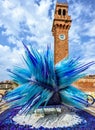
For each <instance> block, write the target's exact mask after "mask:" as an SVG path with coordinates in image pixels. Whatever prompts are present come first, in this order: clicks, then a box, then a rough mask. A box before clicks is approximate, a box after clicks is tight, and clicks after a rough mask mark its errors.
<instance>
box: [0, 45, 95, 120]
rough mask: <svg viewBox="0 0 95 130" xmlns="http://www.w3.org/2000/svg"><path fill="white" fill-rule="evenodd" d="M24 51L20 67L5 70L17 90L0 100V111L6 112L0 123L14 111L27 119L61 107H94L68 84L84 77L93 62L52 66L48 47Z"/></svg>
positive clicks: (82, 93) (74, 62)
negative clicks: (36, 113)
mask: <svg viewBox="0 0 95 130" xmlns="http://www.w3.org/2000/svg"><path fill="white" fill-rule="evenodd" d="M24 48H25V56H24V57H23V59H24V63H25V64H24V67H17V66H16V67H14V69H13V70H8V71H9V72H10V75H11V77H12V79H13V81H15V82H16V83H18V84H19V87H17V88H15V89H14V90H12V91H10V92H8V93H6V94H5V95H4V96H3V97H2V100H3V103H2V104H1V105H0V108H1V109H2V108H4V107H7V106H8V109H7V110H5V112H3V116H2V113H1V114H0V122H2V121H3V120H5V119H7V118H9V117H11V116H14V115H15V114H13V112H14V111H15V113H18V112H19V114H23V113H24V114H26V115H27V114H28V113H32V112H34V111H35V110H36V109H38V108H45V107H47V106H55V105H63V104H66V105H68V106H73V107H75V108H78V109H81V110H85V109H86V108H88V107H90V106H91V105H92V104H93V103H94V100H92V102H90V103H89V102H88V95H87V94H86V93H84V92H82V91H81V90H79V89H77V88H75V87H73V86H72V85H71V84H72V83H73V82H75V81H76V80H78V79H79V78H81V77H83V76H85V73H84V71H85V70H86V69H88V68H89V67H90V66H91V65H93V64H95V62H90V63H88V64H84V65H81V64H80V63H78V60H74V59H73V60H72V59H68V58H67V59H64V60H62V61H60V62H59V63H57V64H56V65H54V61H53V54H52V51H51V49H50V47H47V51H43V53H39V52H38V51H37V50H34V49H33V48H32V47H31V46H30V48H28V47H27V46H26V45H25V44H24ZM90 97H91V96H90ZM91 98H92V99H93V97H91Z"/></svg>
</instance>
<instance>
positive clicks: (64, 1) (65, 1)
mask: <svg viewBox="0 0 95 130" xmlns="http://www.w3.org/2000/svg"><path fill="white" fill-rule="evenodd" d="M57 3H68V2H67V0H57Z"/></svg>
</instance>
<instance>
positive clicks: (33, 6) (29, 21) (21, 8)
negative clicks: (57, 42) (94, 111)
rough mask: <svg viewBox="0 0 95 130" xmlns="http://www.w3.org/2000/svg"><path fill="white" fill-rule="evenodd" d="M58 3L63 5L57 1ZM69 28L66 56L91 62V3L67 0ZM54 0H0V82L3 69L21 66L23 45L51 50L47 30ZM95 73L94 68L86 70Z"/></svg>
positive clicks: (94, 15) (94, 4)
mask: <svg viewBox="0 0 95 130" xmlns="http://www.w3.org/2000/svg"><path fill="white" fill-rule="evenodd" d="M58 2H63V3H64V2H66V0H59V1H58ZM67 3H68V5H69V15H70V16H71V18H72V25H71V28H70V31H69V55H70V57H74V58H75V57H81V58H80V60H81V62H83V63H85V62H89V61H95V0H85V1H83V0H67ZM55 5H56V0H0V81H2V80H7V79H10V77H9V76H8V72H7V71H6V70H7V69H10V68H12V67H13V66H15V65H19V66H21V65H23V61H22V55H23V53H24V50H23V44H22V43H23V42H24V43H25V44H28V45H29V44H31V45H32V46H33V47H34V48H36V49H38V50H39V51H42V50H43V49H44V48H46V46H47V45H51V46H52V47H53V44H54V39H53V36H52V32H51V28H52V22H53V18H54V10H55ZM88 72H89V74H92V73H94V72H95V65H94V66H92V67H91V68H90V69H89V71H88Z"/></svg>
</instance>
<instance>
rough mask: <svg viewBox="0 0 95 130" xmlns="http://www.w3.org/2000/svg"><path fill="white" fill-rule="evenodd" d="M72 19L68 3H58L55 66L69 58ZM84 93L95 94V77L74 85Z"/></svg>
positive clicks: (84, 79) (55, 16) (54, 32)
mask: <svg viewBox="0 0 95 130" xmlns="http://www.w3.org/2000/svg"><path fill="white" fill-rule="evenodd" d="M71 22H72V20H71V17H70V16H69V15H68V4H67V3H58V2H57V3H56V8H55V13H54V20H53V25H52V34H53V36H54V62H55V64H56V63H57V62H59V61H60V60H62V59H63V58H65V57H67V56H68V54H69V53H68V51H69V47H68V32H69V29H70V27H71ZM74 85H75V86H76V87H78V88H79V89H81V90H83V91H87V92H88V91H90V92H91V91H92V92H95V76H94V75H90V76H87V77H85V78H81V79H80V80H78V81H77V82H75V83H74Z"/></svg>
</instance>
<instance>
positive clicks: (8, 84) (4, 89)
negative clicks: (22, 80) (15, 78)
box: [0, 80, 18, 97]
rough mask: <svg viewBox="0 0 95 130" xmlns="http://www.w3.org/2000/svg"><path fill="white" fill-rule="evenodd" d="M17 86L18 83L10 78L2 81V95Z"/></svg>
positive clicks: (0, 93)
mask: <svg viewBox="0 0 95 130" xmlns="http://www.w3.org/2000/svg"><path fill="white" fill-rule="evenodd" d="M17 86H18V85H17V84H16V83H14V82H12V81H9V80H6V81H2V82H0V95H4V94H5V93H6V92H8V91H11V90H12V89H14V88H15V87H17ZM0 97H1V96H0Z"/></svg>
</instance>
